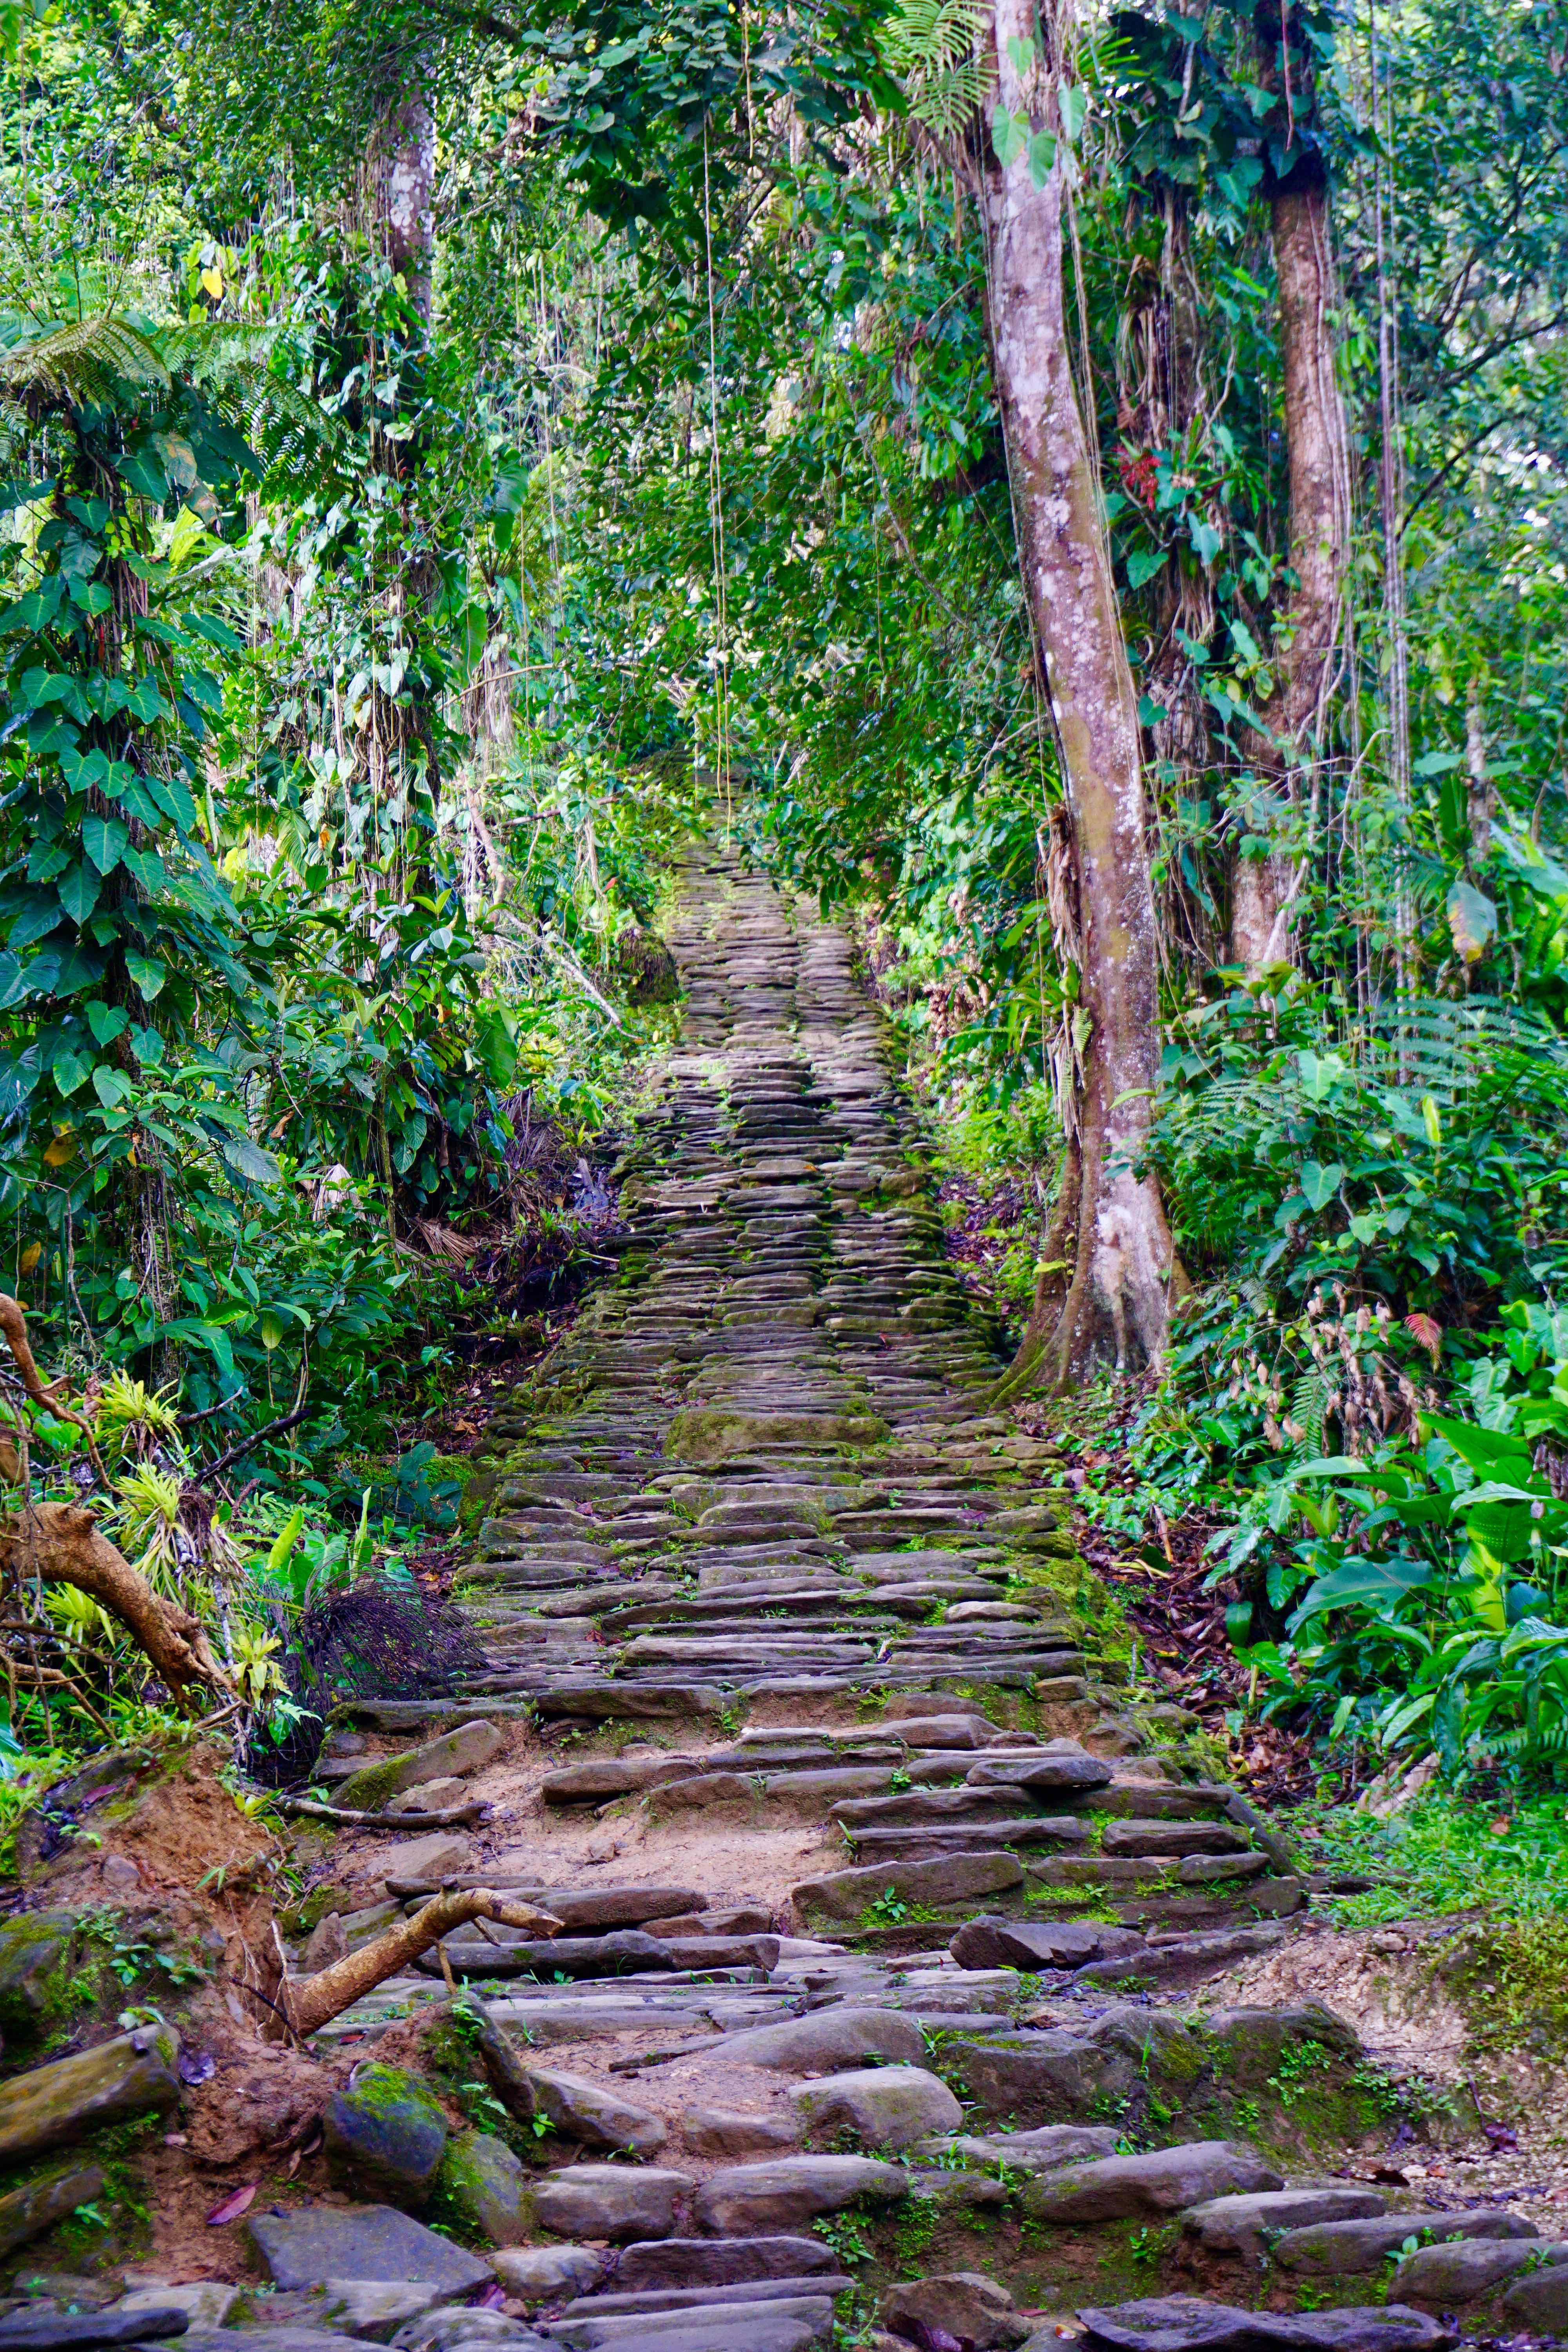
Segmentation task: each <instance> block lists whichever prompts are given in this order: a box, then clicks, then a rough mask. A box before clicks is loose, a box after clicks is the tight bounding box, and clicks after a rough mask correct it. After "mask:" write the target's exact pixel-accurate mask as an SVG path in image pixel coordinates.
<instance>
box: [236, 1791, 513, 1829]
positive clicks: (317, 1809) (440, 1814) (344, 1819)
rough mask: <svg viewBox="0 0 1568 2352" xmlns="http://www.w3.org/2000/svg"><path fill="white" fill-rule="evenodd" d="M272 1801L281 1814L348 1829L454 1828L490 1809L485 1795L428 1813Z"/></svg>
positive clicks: (284, 1799) (310, 1799)
mask: <svg viewBox="0 0 1568 2352" xmlns="http://www.w3.org/2000/svg"><path fill="white" fill-rule="evenodd" d="M272 1804H273V1808H274V1811H278V1812H279V1813H299V1814H302V1815H303V1816H304V1818H305V1819H306V1820H307V1821H312V1822H332V1823H333V1824H334V1826H335V1827H336V1828H338V1829H345V1830H455V1829H461V1828H462V1827H464V1826H465V1824H466V1823H468V1822H477V1821H479V1819H480V1818H481V1817H482V1816H483V1815H484V1814H485V1813H488V1812H489V1805H488V1804H487V1803H486V1801H485V1800H484V1799H483V1798H482V1797H475V1798H473V1799H471V1800H470V1801H469V1802H468V1804H466V1805H437V1807H436V1808H435V1810H434V1811H431V1812H427V1813H356V1812H355V1811H353V1808H352V1807H351V1806H348V1805H322V1804H318V1803H317V1801H316V1800H315V1799H314V1798H313V1797H274V1798H273V1800H272Z"/></svg>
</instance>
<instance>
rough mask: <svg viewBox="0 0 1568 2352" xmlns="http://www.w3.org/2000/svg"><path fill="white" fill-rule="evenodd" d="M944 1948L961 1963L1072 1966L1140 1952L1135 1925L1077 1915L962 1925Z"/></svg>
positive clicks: (987, 1918) (976, 1921)
mask: <svg viewBox="0 0 1568 2352" xmlns="http://www.w3.org/2000/svg"><path fill="white" fill-rule="evenodd" d="M1142 1949H1143V1938H1142V1936H1141V1935H1139V1934H1138V1932H1137V1930H1136V1929H1135V1928H1131V1927H1102V1926H1101V1925H1100V1923H1099V1922H1098V1921H1092V1922H1091V1921H1089V1920H1086V1919H1085V1920H1080V1919H999V1918H994V1917H991V1916H984V1917H982V1918H979V1919H971V1920H969V1921H968V1922H967V1923H966V1924H965V1925H964V1926H963V1927H961V1928H960V1929H959V1931H958V1933H957V1935H956V1936H955V1937H953V1939H952V1943H951V1944H950V1945H949V1946H948V1950H949V1951H950V1952H951V1953H952V1957H953V1958H954V1959H955V1960H956V1961H957V1962H958V1965H959V1967H960V1968H962V1969H1077V1968H1081V1967H1082V1966H1083V1965H1084V1964H1085V1962H1086V1961H1089V1960H1098V1959H1101V1958H1117V1957H1118V1956H1119V1955H1121V1953H1123V1952H1141V1951H1142Z"/></svg>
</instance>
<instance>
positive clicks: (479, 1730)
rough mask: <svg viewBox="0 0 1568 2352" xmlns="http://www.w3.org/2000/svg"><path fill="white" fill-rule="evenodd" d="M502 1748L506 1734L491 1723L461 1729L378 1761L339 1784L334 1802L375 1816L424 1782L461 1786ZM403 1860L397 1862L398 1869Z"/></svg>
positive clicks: (333, 1792)
mask: <svg viewBox="0 0 1568 2352" xmlns="http://www.w3.org/2000/svg"><path fill="white" fill-rule="evenodd" d="M505 1745H506V1734H505V1732H504V1731H502V1730H500V1728H499V1727H498V1726H497V1725H495V1724H493V1723H483V1722H479V1723H460V1724H458V1727H457V1728H456V1730H454V1731H444V1732H443V1733H442V1734H441V1736H440V1738H438V1739H427V1740H426V1742H425V1744H424V1746H423V1747H422V1748H405V1750H404V1752H403V1754H402V1755H401V1756H378V1757H377V1758H376V1759H375V1762H374V1764H364V1765H362V1766H361V1767H360V1769H359V1770H358V1771H357V1772H351V1773H350V1774H349V1776H348V1778H347V1779H346V1780H340V1781H339V1782H338V1784H337V1787H336V1788H335V1790H333V1791H332V1801H333V1803H334V1804H337V1805H343V1806H346V1807H348V1808H349V1810H350V1811H354V1812H365V1813H379V1812H383V1811H385V1808H386V1806H387V1804H388V1803H389V1801H391V1799H392V1798H394V1797H399V1796H401V1795H402V1794H403V1792H404V1790H405V1789H414V1788H418V1787H420V1786H422V1785H423V1784H424V1783H425V1782H426V1781H427V1780H461V1779H463V1778H464V1776H465V1775H466V1774H468V1773H469V1772H478V1771H480V1770H482V1769H483V1768H484V1766H485V1765H487V1764H488V1763H489V1761H490V1759H492V1757H494V1756H496V1755H498V1754H499V1753H500V1749H501V1748H503V1747H504V1746H505ZM404 1859H405V1857H404V1856H403V1855H401V1854H400V1855H399V1856H398V1861H399V1864H400V1865H401V1864H402V1863H403V1861H404Z"/></svg>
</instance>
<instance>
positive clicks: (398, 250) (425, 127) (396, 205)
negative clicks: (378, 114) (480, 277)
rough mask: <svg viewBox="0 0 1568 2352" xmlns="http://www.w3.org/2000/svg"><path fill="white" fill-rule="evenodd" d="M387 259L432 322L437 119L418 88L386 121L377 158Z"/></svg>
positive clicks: (425, 318)
mask: <svg viewBox="0 0 1568 2352" xmlns="http://www.w3.org/2000/svg"><path fill="white" fill-rule="evenodd" d="M376 161H377V173H376V179H377V194H378V197H379V204H380V211H381V217H382V222H383V225H384V234H385V237H386V257H387V259H388V260H389V261H390V262H391V264H392V266H393V268H394V269H395V270H396V271H397V272H398V273H399V275H400V276H401V277H402V278H403V281H404V284H405V286H406V287H407V289H408V299H409V300H410V301H411V302H412V303H413V305H414V307H415V309H416V310H417V311H418V313H419V316H420V317H421V318H422V319H423V320H424V321H425V323H426V326H428V325H429V323H430V254H431V248H432V247H433V246H434V244H435V242H436V118H435V116H434V115H433V114H432V113H431V111H430V101H429V100H428V99H427V98H426V95H425V92H424V90H423V89H420V88H416V89H414V90H413V91H412V92H411V93H410V94H409V95H408V96H407V97H405V98H404V99H403V100H400V101H399V103H398V104H397V105H396V106H395V108H394V109H393V110H392V112H391V113H390V114H389V115H388V116H387V118H386V121H385V124H384V127H383V130H382V133H381V140H380V144H379V150H378V153H377V159H376Z"/></svg>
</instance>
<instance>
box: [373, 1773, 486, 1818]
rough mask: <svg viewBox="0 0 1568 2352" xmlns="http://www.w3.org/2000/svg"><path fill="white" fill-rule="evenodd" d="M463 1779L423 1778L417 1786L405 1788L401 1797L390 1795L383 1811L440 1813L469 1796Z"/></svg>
mask: <svg viewBox="0 0 1568 2352" xmlns="http://www.w3.org/2000/svg"><path fill="white" fill-rule="evenodd" d="M467 1796H468V1790H467V1789H466V1788H465V1787H464V1786H463V1783H462V1782H461V1780H421V1781H420V1782H419V1784H418V1786H417V1788H414V1789H405V1790H404V1791H403V1794H402V1795H401V1796H400V1797H389V1798H388V1799H387V1801H386V1803H385V1805H384V1808H383V1811H385V1812H389V1813H438V1812H443V1811H445V1810H446V1808H447V1806H448V1805H460V1804H462V1802H463V1801H464V1800H465V1799H466V1797H467Z"/></svg>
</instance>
